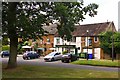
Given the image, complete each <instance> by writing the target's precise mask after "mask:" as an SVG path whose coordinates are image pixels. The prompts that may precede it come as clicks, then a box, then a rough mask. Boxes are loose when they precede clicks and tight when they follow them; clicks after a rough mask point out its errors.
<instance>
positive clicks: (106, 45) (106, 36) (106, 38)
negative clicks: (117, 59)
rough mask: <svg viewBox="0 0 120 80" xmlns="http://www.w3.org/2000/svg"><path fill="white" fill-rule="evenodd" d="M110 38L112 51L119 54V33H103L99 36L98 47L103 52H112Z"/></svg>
mask: <svg viewBox="0 0 120 80" xmlns="http://www.w3.org/2000/svg"><path fill="white" fill-rule="evenodd" d="M112 38H113V40H114V51H115V53H120V50H119V49H120V33H119V32H115V33H113V32H105V33H102V34H101V37H100V43H101V44H100V46H101V48H103V49H104V52H106V53H109V54H110V53H111V52H112V51H111V50H112V44H113V43H112Z"/></svg>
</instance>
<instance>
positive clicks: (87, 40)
mask: <svg viewBox="0 0 120 80" xmlns="http://www.w3.org/2000/svg"><path fill="white" fill-rule="evenodd" d="M88 32H89V31H88V30H87V54H86V57H87V60H88Z"/></svg>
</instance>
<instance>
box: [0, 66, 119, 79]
mask: <svg viewBox="0 0 120 80" xmlns="http://www.w3.org/2000/svg"><path fill="white" fill-rule="evenodd" d="M2 73H3V75H2V76H3V78H118V72H109V71H108V72H107V71H93V70H81V69H71V68H57V67H46V66H30V65H19V66H18V67H17V68H16V69H5V65H3V72H2ZM111 73H112V74H111Z"/></svg>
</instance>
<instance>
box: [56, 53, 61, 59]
mask: <svg viewBox="0 0 120 80" xmlns="http://www.w3.org/2000/svg"><path fill="white" fill-rule="evenodd" d="M61 57H62V55H61V53H58V52H57V53H56V54H55V59H56V60H58V59H61Z"/></svg>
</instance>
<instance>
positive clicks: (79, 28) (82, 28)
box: [55, 22, 116, 37]
mask: <svg viewBox="0 0 120 80" xmlns="http://www.w3.org/2000/svg"><path fill="white" fill-rule="evenodd" d="M112 28H113V31H114V32H115V31H116V29H115V26H114V23H113V22H104V23H93V24H85V25H76V26H75V30H74V31H73V32H72V35H73V36H76V37H77V36H80V37H82V36H99V34H100V33H102V32H106V31H112ZM87 30H88V33H87ZM55 36H56V37H57V36H59V35H58V33H56V35H55Z"/></svg>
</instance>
